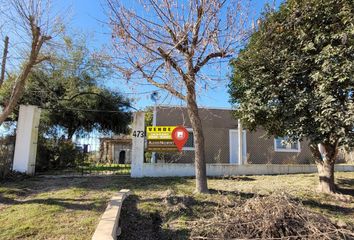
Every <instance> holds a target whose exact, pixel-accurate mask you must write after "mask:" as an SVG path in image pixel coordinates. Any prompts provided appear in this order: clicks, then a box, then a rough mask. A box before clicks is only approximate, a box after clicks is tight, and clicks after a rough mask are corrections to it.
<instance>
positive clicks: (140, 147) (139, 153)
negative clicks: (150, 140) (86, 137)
mask: <svg viewBox="0 0 354 240" xmlns="http://www.w3.org/2000/svg"><path fill="white" fill-rule="evenodd" d="M144 117H145V116H144V113H143V112H137V113H135V115H134V123H133V130H135V131H144V130H145V129H144ZM131 167H132V169H131V176H132V177H190V176H195V168H194V164H183V163H144V139H143V138H141V137H134V138H133V141H132V165H131ZM335 170H336V171H346V172H349V171H351V172H354V165H346V164H341V165H339V164H338V165H336V166H335ZM313 172H317V168H316V166H315V165H309V164H306V165H300V164H299V165H292V164H291V165H285V164H244V165H236V164H207V175H208V176H226V175H229V176H231V175H271V174H292V173H313Z"/></svg>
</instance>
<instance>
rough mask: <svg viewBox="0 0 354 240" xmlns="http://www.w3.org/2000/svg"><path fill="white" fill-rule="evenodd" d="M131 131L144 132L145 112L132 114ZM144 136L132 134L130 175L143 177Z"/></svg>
mask: <svg viewBox="0 0 354 240" xmlns="http://www.w3.org/2000/svg"><path fill="white" fill-rule="evenodd" d="M133 131H135V132H138V131H142V132H145V113H144V112H136V113H135V114H134V122H133ZM144 144H145V137H144V136H142V135H137V136H136V137H134V136H132V155H131V156H132V157H131V172H130V176H131V177H136V178H138V177H143V164H144Z"/></svg>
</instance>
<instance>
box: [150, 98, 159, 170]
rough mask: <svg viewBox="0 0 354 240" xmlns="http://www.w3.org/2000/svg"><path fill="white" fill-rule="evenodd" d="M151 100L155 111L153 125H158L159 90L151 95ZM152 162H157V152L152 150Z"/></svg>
mask: <svg viewBox="0 0 354 240" xmlns="http://www.w3.org/2000/svg"><path fill="white" fill-rule="evenodd" d="M150 98H151V100H152V101H153V102H154V111H153V115H152V126H156V114H157V100H159V98H160V97H159V94H158V92H156V91H154V92H153V93H151V96H150ZM151 163H156V153H155V152H152V154H151Z"/></svg>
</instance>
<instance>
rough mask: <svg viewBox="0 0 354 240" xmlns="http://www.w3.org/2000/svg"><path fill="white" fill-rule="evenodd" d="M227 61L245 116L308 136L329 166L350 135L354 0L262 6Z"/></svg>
mask: <svg viewBox="0 0 354 240" xmlns="http://www.w3.org/2000/svg"><path fill="white" fill-rule="evenodd" d="M231 65H232V67H233V73H232V81H231V84H230V93H231V96H232V97H231V99H232V102H233V103H234V104H235V106H236V108H237V110H236V112H235V114H236V116H237V117H238V118H240V119H241V120H242V122H243V124H244V125H245V126H246V127H247V128H249V129H252V130H254V129H256V128H257V127H259V126H262V127H263V128H264V129H266V130H267V132H268V134H269V135H278V136H285V135H287V136H289V137H290V138H291V139H292V140H295V139H298V138H299V139H305V138H306V139H308V140H309V141H310V147H311V149H312V151H313V154H314V156H315V157H316V161H317V163H319V164H320V165H321V164H323V163H326V162H327V161H328V164H329V168H333V163H334V161H335V156H336V153H337V147H338V146H339V145H342V144H347V143H353V140H352V139H353V137H354V132H353V126H354V105H353V97H354V95H353V90H354V79H353V76H354V2H353V1H352V0H336V1H334V0H309V1H302V0H289V1H287V2H286V3H284V4H282V5H281V6H280V9H279V10H278V11H276V12H274V11H269V12H267V13H266V14H264V17H263V19H262V20H261V21H260V24H259V26H258V29H257V30H256V31H255V32H254V34H253V35H252V37H251V39H250V41H249V43H248V45H247V46H246V47H245V49H243V50H242V51H241V52H240V54H239V56H238V58H237V59H235V60H234V61H232V63H231ZM318 144H320V145H322V147H323V149H324V151H323V152H321V149H319V148H318V147H317V145H318ZM325 165H326V164H325Z"/></svg>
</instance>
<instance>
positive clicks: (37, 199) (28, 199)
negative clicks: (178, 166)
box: [0, 173, 354, 239]
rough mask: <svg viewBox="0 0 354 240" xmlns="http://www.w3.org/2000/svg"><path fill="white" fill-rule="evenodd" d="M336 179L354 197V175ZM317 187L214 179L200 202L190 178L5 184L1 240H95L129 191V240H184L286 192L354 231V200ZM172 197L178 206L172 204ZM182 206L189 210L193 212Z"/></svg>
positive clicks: (310, 181)
mask: <svg viewBox="0 0 354 240" xmlns="http://www.w3.org/2000/svg"><path fill="white" fill-rule="evenodd" d="M336 179H337V183H338V184H339V186H340V187H341V188H343V189H344V191H345V192H346V193H348V194H351V195H352V196H354V173H336ZM317 181H318V180H317V175H316V174H296V175H279V176H247V177H235V178H230V179H209V181H208V182H209V188H210V189H211V194H209V195H203V194H196V195H193V190H194V180H193V179H186V178H155V179H154V178H144V179H130V178H129V177H123V176H101V177H98V176H97V177H81V178H43V177H33V178H27V179H24V180H22V181H16V182H5V183H0V229H1V231H0V239H90V238H91V236H92V234H93V232H94V230H95V227H96V225H97V223H98V221H99V217H100V215H101V214H102V213H103V211H104V209H105V207H106V204H107V201H108V200H109V198H110V197H111V196H112V194H114V192H117V191H119V190H120V189H123V188H128V189H131V190H132V191H133V195H132V196H131V197H130V198H128V200H127V202H126V203H125V206H128V207H129V210H127V211H123V213H122V217H123V222H124V223H123V239H129V237H131V236H126V238H124V229H127V228H128V229H129V230H131V231H135V233H136V234H137V235H136V236H145V238H143V239H158V238H161V236H165V237H162V239H185V238H187V237H188V230H187V227H186V226H187V225H188V221H190V220H193V219H196V218H199V217H208V215H210V214H211V211H212V210H213V209H215V207H216V206H217V205H218V204H219V203H220V200H221V199H223V200H225V199H227V200H228V201H229V202H232V201H233V200H235V201H236V199H247V198H251V197H253V196H254V195H268V194H271V193H273V192H282V191H283V192H287V193H288V194H290V196H291V197H292V198H294V199H297V200H300V201H301V202H302V203H303V204H304V205H305V206H306V207H308V208H310V209H312V210H314V211H317V212H321V213H323V214H325V215H327V216H329V217H330V218H331V219H333V220H335V221H338V220H339V219H340V220H342V221H344V222H346V223H349V224H354V202H353V197H352V198H351V200H350V201H346V202H345V201H339V200H336V199H334V198H333V197H332V196H327V195H323V194H316V193H315V192H314V189H315V188H316V186H317ZM171 194H172V195H173V196H174V197H175V198H174V199H172V201H176V202H175V203H176V204H172V205H171V204H169V203H166V199H167V198H166V196H167V195H171ZM178 199H183V201H179V200H178ZM180 202H181V203H182V202H183V203H188V202H189V203H190V204H187V205H188V206H187V208H186V206H185V205H183V204H182V205H181V204H179V203H180ZM124 218H125V219H126V220H124ZM134 224H135V225H134ZM157 233H159V237H157V236H154V234H157ZM161 234H162V235H161Z"/></svg>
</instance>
